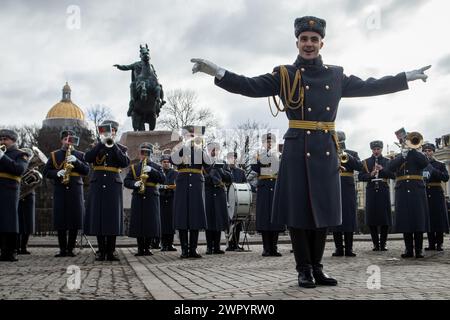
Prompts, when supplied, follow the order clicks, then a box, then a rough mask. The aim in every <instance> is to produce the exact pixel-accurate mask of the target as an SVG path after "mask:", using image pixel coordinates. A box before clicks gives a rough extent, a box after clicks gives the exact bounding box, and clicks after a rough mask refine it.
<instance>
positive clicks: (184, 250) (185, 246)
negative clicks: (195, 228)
mask: <svg viewBox="0 0 450 320" xmlns="http://www.w3.org/2000/svg"><path fill="white" fill-rule="evenodd" d="M178 233H179V236H180V244H181V255H180V258H181V259H186V258H189V242H188V231H187V230H179V231H178Z"/></svg>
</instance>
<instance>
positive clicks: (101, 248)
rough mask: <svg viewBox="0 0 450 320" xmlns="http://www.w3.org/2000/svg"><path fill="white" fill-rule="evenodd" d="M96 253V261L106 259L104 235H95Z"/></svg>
mask: <svg viewBox="0 0 450 320" xmlns="http://www.w3.org/2000/svg"><path fill="white" fill-rule="evenodd" d="M97 246H98V253H97V256H96V258H95V260H96V261H105V259H106V237H105V236H97Z"/></svg>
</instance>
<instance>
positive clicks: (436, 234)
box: [422, 143, 449, 251]
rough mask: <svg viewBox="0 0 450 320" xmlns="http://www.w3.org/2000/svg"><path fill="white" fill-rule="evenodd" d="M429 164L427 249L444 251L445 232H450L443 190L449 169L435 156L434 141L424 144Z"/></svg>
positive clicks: (427, 178)
mask: <svg viewBox="0 0 450 320" xmlns="http://www.w3.org/2000/svg"><path fill="white" fill-rule="evenodd" d="M422 150H423V152H424V153H425V156H426V157H427V158H428V161H429V164H428V166H427V167H426V168H425V170H424V179H425V183H426V188H427V189H426V190H427V198H428V209H429V213H430V232H428V248H425V250H427V251H428V250H436V251H442V250H443V248H442V246H443V243H444V233H448V232H449V224H448V213H447V204H446V202H445V195H444V190H443V183H445V182H447V181H448V178H449V176H448V171H447V168H446V166H445V163H442V162H440V161H438V160H436V158H435V157H434V152H435V150H436V147H435V146H434V145H433V144H432V143H425V144H424V145H423V146H422Z"/></svg>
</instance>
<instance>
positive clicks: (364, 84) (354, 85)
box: [342, 66, 431, 98]
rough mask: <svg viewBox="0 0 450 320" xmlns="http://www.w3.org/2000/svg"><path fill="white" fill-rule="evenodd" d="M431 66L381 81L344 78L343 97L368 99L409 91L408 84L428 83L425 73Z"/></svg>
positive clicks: (351, 77) (387, 77) (353, 77)
mask: <svg viewBox="0 0 450 320" xmlns="http://www.w3.org/2000/svg"><path fill="white" fill-rule="evenodd" d="M430 68H431V66H426V67H423V68H420V69H417V70H413V71H408V72H402V73H399V74H397V75H396V76H386V77H383V78H381V79H375V78H369V79H367V80H365V81H364V80H361V79H360V78H358V77H356V76H349V77H347V76H346V75H344V76H343V79H342V97H348V98H351V97H368V96H377V95H382V94H388V93H394V92H397V91H402V90H406V89H408V82H409V81H414V80H419V79H420V80H422V81H424V82H425V81H426V80H427V78H428V76H427V75H426V74H425V71H426V70H428V69H430Z"/></svg>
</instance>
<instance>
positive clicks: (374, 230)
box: [369, 226, 380, 251]
mask: <svg viewBox="0 0 450 320" xmlns="http://www.w3.org/2000/svg"><path fill="white" fill-rule="evenodd" d="M369 228H370V236H371V237H372V242H373V249H372V251H380V238H379V236H378V227H377V226H369Z"/></svg>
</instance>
